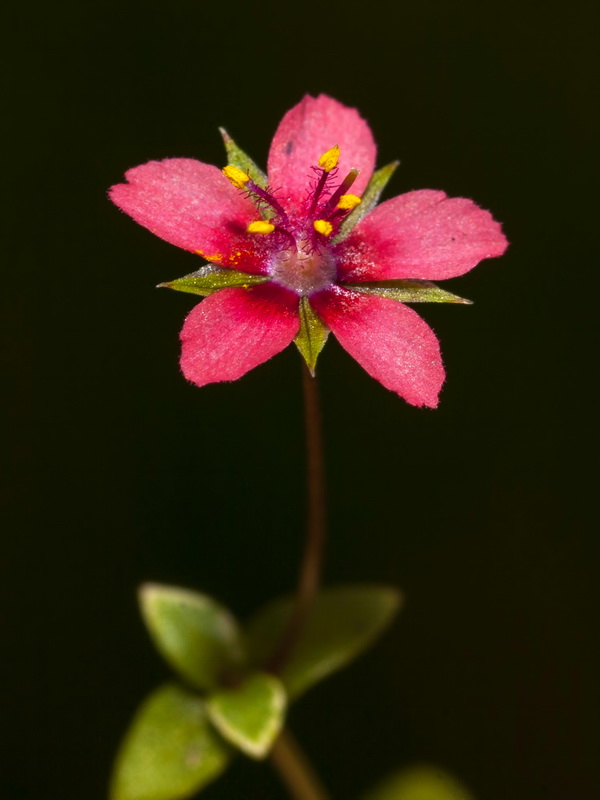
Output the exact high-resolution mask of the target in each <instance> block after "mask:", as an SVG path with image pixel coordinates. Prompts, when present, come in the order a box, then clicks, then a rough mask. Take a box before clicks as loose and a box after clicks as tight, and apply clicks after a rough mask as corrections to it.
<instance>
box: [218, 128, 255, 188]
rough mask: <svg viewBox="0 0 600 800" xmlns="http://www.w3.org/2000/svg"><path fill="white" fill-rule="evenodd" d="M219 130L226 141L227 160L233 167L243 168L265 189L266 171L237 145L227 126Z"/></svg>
mask: <svg viewBox="0 0 600 800" xmlns="http://www.w3.org/2000/svg"><path fill="white" fill-rule="evenodd" d="M219 132H220V133H221V136H222V137H223V142H224V143H225V150H226V151H227V162H228V163H229V164H231V165H232V166H233V167H237V168H238V169H241V170H243V171H244V172H245V173H246V175H249V176H250V178H251V179H252V180H253V181H254V183H255V184H256V185H257V186H260V188H261V189H264V188H265V186H266V185H267V176H266V175H265V173H264V172H263V171H262V170H261V169H260V168H259V167H257V166H256V164H255V163H254V161H253V160H252V159H251V158H250V156H247V155H246V153H244V151H243V150H242V149H241V147H238V146H237V144H236V143H235V142H234V141H233V139H232V138H231V136H230V135H229V134H228V133H227V131H226V130H225V128H219Z"/></svg>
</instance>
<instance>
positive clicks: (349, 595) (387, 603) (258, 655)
mask: <svg viewBox="0 0 600 800" xmlns="http://www.w3.org/2000/svg"><path fill="white" fill-rule="evenodd" d="M400 601H401V598H400V595H399V593H398V592H397V591H396V590H395V589H393V588H390V587H387V586H343V587H336V588H333V589H325V590H324V591H322V592H321V593H320V594H319V596H318V597H317V599H316V601H315V604H314V606H313V609H312V611H311V615H310V618H309V620H308V622H307V624H306V627H305V628H304V629H303V632H302V635H301V638H300V640H299V641H298V643H297V644H296V646H295V647H294V649H293V650H292V654H291V657H290V658H289V660H288V661H287V662H286V665H285V667H284V668H283V670H282V673H281V680H282V681H283V684H284V686H285V688H286V690H287V693H288V696H289V697H290V698H294V697H297V696H298V695H300V694H301V693H302V692H304V691H305V690H306V689H308V688H309V687H310V686H312V685H313V684H314V683H316V682H317V681H320V680H321V679H322V678H324V677H326V676H327V675H329V674H330V673H332V672H335V671H336V670H337V669H339V668H340V667H342V666H344V665H345V664H347V663H349V662H350V661H352V660H353V659H354V658H356V656H358V655H359V654H360V653H361V652H362V651H363V650H366V648H367V647H369V645H371V644H372V643H373V642H374V641H375V639H376V638H377V637H378V636H379V635H380V634H381V633H382V632H383V630H384V629H385V628H386V627H387V626H388V625H389V624H390V622H391V621H392V619H393V617H394V615H395V614H396V612H397V611H398V608H399V606H400ZM293 607H294V601H293V599H292V598H283V599H281V600H276V601H275V602H274V603H272V604H270V605H269V606H267V607H266V608H265V609H264V610H263V611H261V612H259V613H258V614H257V616H256V617H255V618H254V619H253V620H251V622H250V624H249V626H248V628H247V630H246V634H247V642H248V648H249V656H250V661H251V663H253V664H256V665H257V666H258V665H260V664H264V663H266V662H267V661H268V659H269V657H270V656H271V655H272V653H273V652H274V651H275V650H276V647H277V645H278V643H279V641H280V640H281V637H282V635H283V632H284V630H285V629H286V626H287V625H288V623H289V620H290V617H291V614H292V610H293Z"/></svg>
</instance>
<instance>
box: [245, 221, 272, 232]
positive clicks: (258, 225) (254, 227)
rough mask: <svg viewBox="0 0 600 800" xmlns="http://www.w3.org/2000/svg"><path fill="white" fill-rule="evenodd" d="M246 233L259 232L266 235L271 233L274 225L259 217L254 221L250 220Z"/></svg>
mask: <svg viewBox="0 0 600 800" xmlns="http://www.w3.org/2000/svg"><path fill="white" fill-rule="evenodd" d="M246 230H247V231H248V233H260V234H261V235H262V236H266V235H267V234H268V233H273V231H274V230H275V225H272V224H271V223H270V222H266V221H265V220H262V219H259V220H257V221H256V222H251V223H250V225H248V227H247V228H246Z"/></svg>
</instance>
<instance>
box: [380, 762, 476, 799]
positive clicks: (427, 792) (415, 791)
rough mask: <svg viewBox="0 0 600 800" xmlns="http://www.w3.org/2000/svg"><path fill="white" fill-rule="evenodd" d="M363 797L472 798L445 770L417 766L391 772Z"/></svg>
mask: <svg viewBox="0 0 600 800" xmlns="http://www.w3.org/2000/svg"><path fill="white" fill-rule="evenodd" d="M364 800H473V796H472V795H471V793H470V792H468V791H467V789H466V788H465V787H464V786H463V785H462V784H460V783H459V782H458V781H457V780H456V779H455V778H453V777H452V776H451V775H449V774H448V773H447V772H444V771H443V770H441V769H437V768H436V767H432V766H419V767H410V768H408V769H404V770H402V771H401V772H397V773H395V774H394V775H391V776H390V777H389V778H387V779H386V780H384V781H383V782H382V783H380V784H379V785H378V786H376V787H375V789H373V790H372V791H370V792H369V793H368V794H367V795H366V796H365V798H364Z"/></svg>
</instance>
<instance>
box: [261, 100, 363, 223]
mask: <svg viewBox="0 0 600 800" xmlns="http://www.w3.org/2000/svg"><path fill="white" fill-rule="evenodd" d="M336 144H337V145H338V146H339V148H340V160H339V163H338V173H337V174H338V176H339V178H340V180H342V179H343V178H344V177H345V176H346V174H347V173H348V172H349V170H350V169H351V168H353V167H354V168H357V169H359V170H360V175H359V177H358V178H357V180H356V182H355V183H354V184H353V186H352V192H354V193H357V194H361V193H362V192H363V191H364V189H365V186H366V185H367V183H368V181H369V178H370V177H371V174H372V172H373V169H374V167H375V155H376V152H377V149H376V146H375V142H374V140H373V134H372V133H371V129H370V128H369V126H368V125H367V123H366V122H365V121H364V119H362V117H361V116H360V114H359V113H358V111H357V110H356V109H355V108H348V106H344V105H342V104H341V103H339V102H338V101H337V100H334V99H333V98H331V97H327V96H326V95H324V94H321V95H319V96H318V97H311V96H310V95H306V96H305V97H304V98H303V99H302V100H301V101H300V103H298V105H297V106H294V108H292V109H290V111H288V112H287V114H286V115H285V116H284V117H283V119H282V120H281V122H280V123H279V127H278V128H277V131H276V132H275V136H274V137H273V141H272V143H271V150H270V152H269V162H268V173H269V185H270V186H271V187H272V188H273V189H274V190H276V191H277V197H278V198H279V199H281V200H282V201H283V202H284V203H285V205H286V206H288V207H289V206H291V207H293V208H298V207H299V206H300V205H301V204H302V201H303V200H304V199H305V197H306V193H307V189H308V187H309V184H310V181H311V180H314V173H313V172H312V170H311V167H314V166H316V165H317V163H318V161H319V158H320V157H321V156H322V155H323V153H325V152H326V151H327V150H329V149H330V148H332V147H334V145H336Z"/></svg>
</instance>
